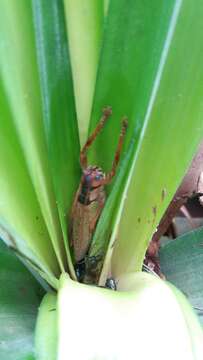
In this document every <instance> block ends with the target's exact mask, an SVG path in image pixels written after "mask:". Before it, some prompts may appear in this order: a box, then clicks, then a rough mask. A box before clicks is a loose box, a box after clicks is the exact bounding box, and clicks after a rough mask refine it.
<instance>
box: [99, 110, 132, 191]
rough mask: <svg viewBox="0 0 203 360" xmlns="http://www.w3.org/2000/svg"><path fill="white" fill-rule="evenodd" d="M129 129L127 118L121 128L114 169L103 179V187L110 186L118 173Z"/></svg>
mask: <svg viewBox="0 0 203 360" xmlns="http://www.w3.org/2000/svg"><path fill="white" fill-rule="evenodd" d="M127 127H128V121H127V118H126V117H125V118H123V120H122V128H121V132H120V136H119V140H118V145H117V149H116V153H115V157H114V160H113V165H112V169H111V171H110V172H109V173H108V174H107V175H106V177H105V179H103V180H102V181H101V183H102V185H106V184H108V183H109V182H110V181H111V180H112V178H113V177H114V175H115V173H116V168H117V166H118V163H119V160H120V154H121V149H122V145H123V139H124V136H125V133H126V130H127Z"/></svg>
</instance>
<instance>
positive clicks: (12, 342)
mask: <svg viewBox="0 0 203 360" xmlns="http://www.w3.org/2000/svg"><path fill="white" fill-rule="evenodd" d="M0 287H1V292H0V316H1V326H0V357H1V360H14V359H15V360H34V359H35V356H34V353H35V351H34V328H35V321H36V316H37V310H38V306H39V304H40V300H41V298H42V296H43V291H42V288H41V287H40V286H39V284H38V283H37V282H36V281H35V280H34V278H33V277H32V275H31V274H30V273H29V272H28V271H27V269H25V267H24V266H23V265H22V264H21V263H20V261H19V260H18V259H17V258H16V257H15V256H14V255H12V254H11V253H10V251H8V249H7V248H6V246H5V245H4V244H3V242H2V241H1V240H0Z"/></svg>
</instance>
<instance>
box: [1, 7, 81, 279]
mask: <svg viewBox="0 0 203 360" xmlns="http://www.w3.org/2000/svg"><path fill="white" fill-rule="evenodd" d="M53 19H54V21H53ZM0 34H1V35H0V44H1V47H0V79H1V82H0V101H1V110H0V111H1V118H2V119H3V121H2V122H1V124H0V133H1V137H2V141H1V145H0V146H1V155H0V168H1V173H2V176H1V183H2V187H1V194H0V195H1V203H2V206H1V210H0V211H1V214H0V215H1V216H0V223H1V225H2V228H3V230H2V231H1V233H2V237H3V238H4V239H5V238H6V237H7V243H9V244H10V243H12V245H13V246H14V247H16V246H17V248H18V249H19V250H20V252H21V253H24V254H25V255H26V256H27V257H28V258H30V259H31V260H32V261H33V262H34V263H35V264H37V265H38V266H40V267H41V269H42V271H44V273H45V272H46V274H45V276H46V277H47V276H49V277H53V276H56V277H58V274H59V272H61V271H64V270H65V269H66V270H67V269H68V268H69V271H70V272H71V274H72V277H74V276H75V275H74V269H73V267H72V264H71V259H70V253H69V248H68V240H67V215H68V214H67V213H68V211H69V210H70V206H71V202H72V198H73V194H74V192H75V191H76V184H77V182H78V181H79V164H78V156H79V138H78V131H77V122H76V115H75V110H74V99H73V88H72V80H71V72H70V64H69V56H68V49H67V39H66V33H65V20H64V9H63V4H62V2H61V1H54V2H51V4H48V3H47V2H44V1H42V0H36V1H30V2H28V1H27V0H21V1H18V2H16V1H15V0H11V1H9V2H7V1H5V0H3V1H1V4H0ZM5 164H7V166H5ZM5 234H6V235H5ZM8 238H9V239H8ZM11 238H12V241H11ZM63 239H64V241H63ZM9 240H10V241H9ZM67 258H68V261H67ZM53 282H54V281H53V278H52V281H50V283H52V284H53Z"/></svg>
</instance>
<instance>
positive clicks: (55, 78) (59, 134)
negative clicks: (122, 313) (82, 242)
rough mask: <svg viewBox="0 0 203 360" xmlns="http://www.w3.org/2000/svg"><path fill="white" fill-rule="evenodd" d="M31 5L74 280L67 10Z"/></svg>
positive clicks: (75, 177)
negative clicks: (69, 227) (69, 233)
mask: <svg viewBox="0 0 203 360" xmlns="http://www.w3.org/2000/svg"><path fill="white" fill-rule="evenodd" d="M32 3H33V10H34V27H35V37H36V43H37V59H38V66H39V75H40V84H41V93H42V110H43V122H44V128H45V135H46V140H47V147H48V155H49V160H50V168H51V172H52V179H53V185H54V190H55V196H56V203H57V207H58V212H59V218H60V223H61V227H62V231H63V239H64V245H65V247H66V252H67V256H68V265H69V270H70V272H71V274H72V276H74V271H73V269H72V267H71V266H72V265H71V259H70V252H69V248H68V239H67V215H68V212H69V211H70V207H71V203H72V201H73V196H74V193H75V192H76V190H77V188H76V186H77V184H78V183H79V177H80V167H79V161H78V159H79V150H80V147H79V136H78V127H77V120H76V114H75V105H74V98H73V87H72V78H71V69H70V62H69V53H68V48H67V38H66V31H65V19H64V9H63V3H62V2H60V1H56V2H51V3H49V2H44V1H41V0H37V1H36V0H34V1H33V2H32ZM53 19H54V21H53Z"/></svg>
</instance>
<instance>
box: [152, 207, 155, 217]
mask: <svg viewBox="0 0 203 360" xmlns="http://www.w3.org/2000/svg"><path fill="white" fill-rule="evenodd" d="M152 212H153V215H154V216H156V206H152Z"/></svg>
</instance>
